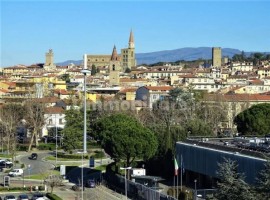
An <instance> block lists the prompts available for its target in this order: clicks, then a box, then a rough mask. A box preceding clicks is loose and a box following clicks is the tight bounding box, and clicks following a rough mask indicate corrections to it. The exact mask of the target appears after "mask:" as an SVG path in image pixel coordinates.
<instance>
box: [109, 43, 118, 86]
mask: <svg viewBox="0 0 270 200" xmlns="http://www.w3.org/2000/svg"><path fill="white" fill-rule="evenodd" d="M109 69H110V74H109V80H110V84H111V85H119V82H120V77H119V75H120V71H121V63H120V60H119V57H118V55H117V51H116V47H115V45H114V47H113V52H112V56H111V60H110V68H109Z"/></svg>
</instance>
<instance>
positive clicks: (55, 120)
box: [54, 113, 58, 169]
mask: <svg viewBox="0 0 270 200" xmlns="http://www.w3.org/2000/svg"><path fill="white" fill-rule="evenodd" d="M54 120H55V168H56V169H57V147H58V146H57V145H58V144H57V139H58V138H57V131H58V130H57V123H56V121H57V120H56V113H55V114H54Z"/></svg>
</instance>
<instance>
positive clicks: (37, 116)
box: [24, 100, 45, 151]
mask: <svg viewBox="0 0 270 200" xmlns="http://www.w3.org/2000/svg"><path fill="white" fill-rule="evenodd" d="M24 109H25V110H26V111H27V112H26V114H25V116H24V119H25V121H26V126H27V129H28V130H30V131H31V139H30V143H29V146H28V151H31V149H32V146H33V144H34V142H35V146H36V147H37V146H38V145H39V144H38V138H39V135H40V132H41V129H42V128H43V126H44V124H45V118H44V114H45V105H44V104H42V103H39V102H36V101H35V100H29V101H26V102H25V105H24Z"/></svg>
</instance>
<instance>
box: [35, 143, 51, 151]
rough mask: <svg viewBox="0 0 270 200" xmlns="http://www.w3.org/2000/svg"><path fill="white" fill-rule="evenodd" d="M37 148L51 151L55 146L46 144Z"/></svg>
mask: <svg viewBox="0 0 270 200" xmlns="http://www.w3.org/2000/svg"><path fill="white" fill-rule="evenodd" d="M37 148H38V150H52V149H55V144H54V143H48V144H45V143H41V144H39V146H38V147H37Z"/></svg>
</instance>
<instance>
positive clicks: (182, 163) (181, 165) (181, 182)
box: [180, 154, 183, 192]
mask: <svg viewBox="0 0 270 200" xmlns="http://www.w3.org/2000/svg"><path fill="white" fill-rule="evenodd" d="M180 181H181V183H180V184H181V192H182V185H183V157H182V154H181V180H180Z"/></svg>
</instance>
